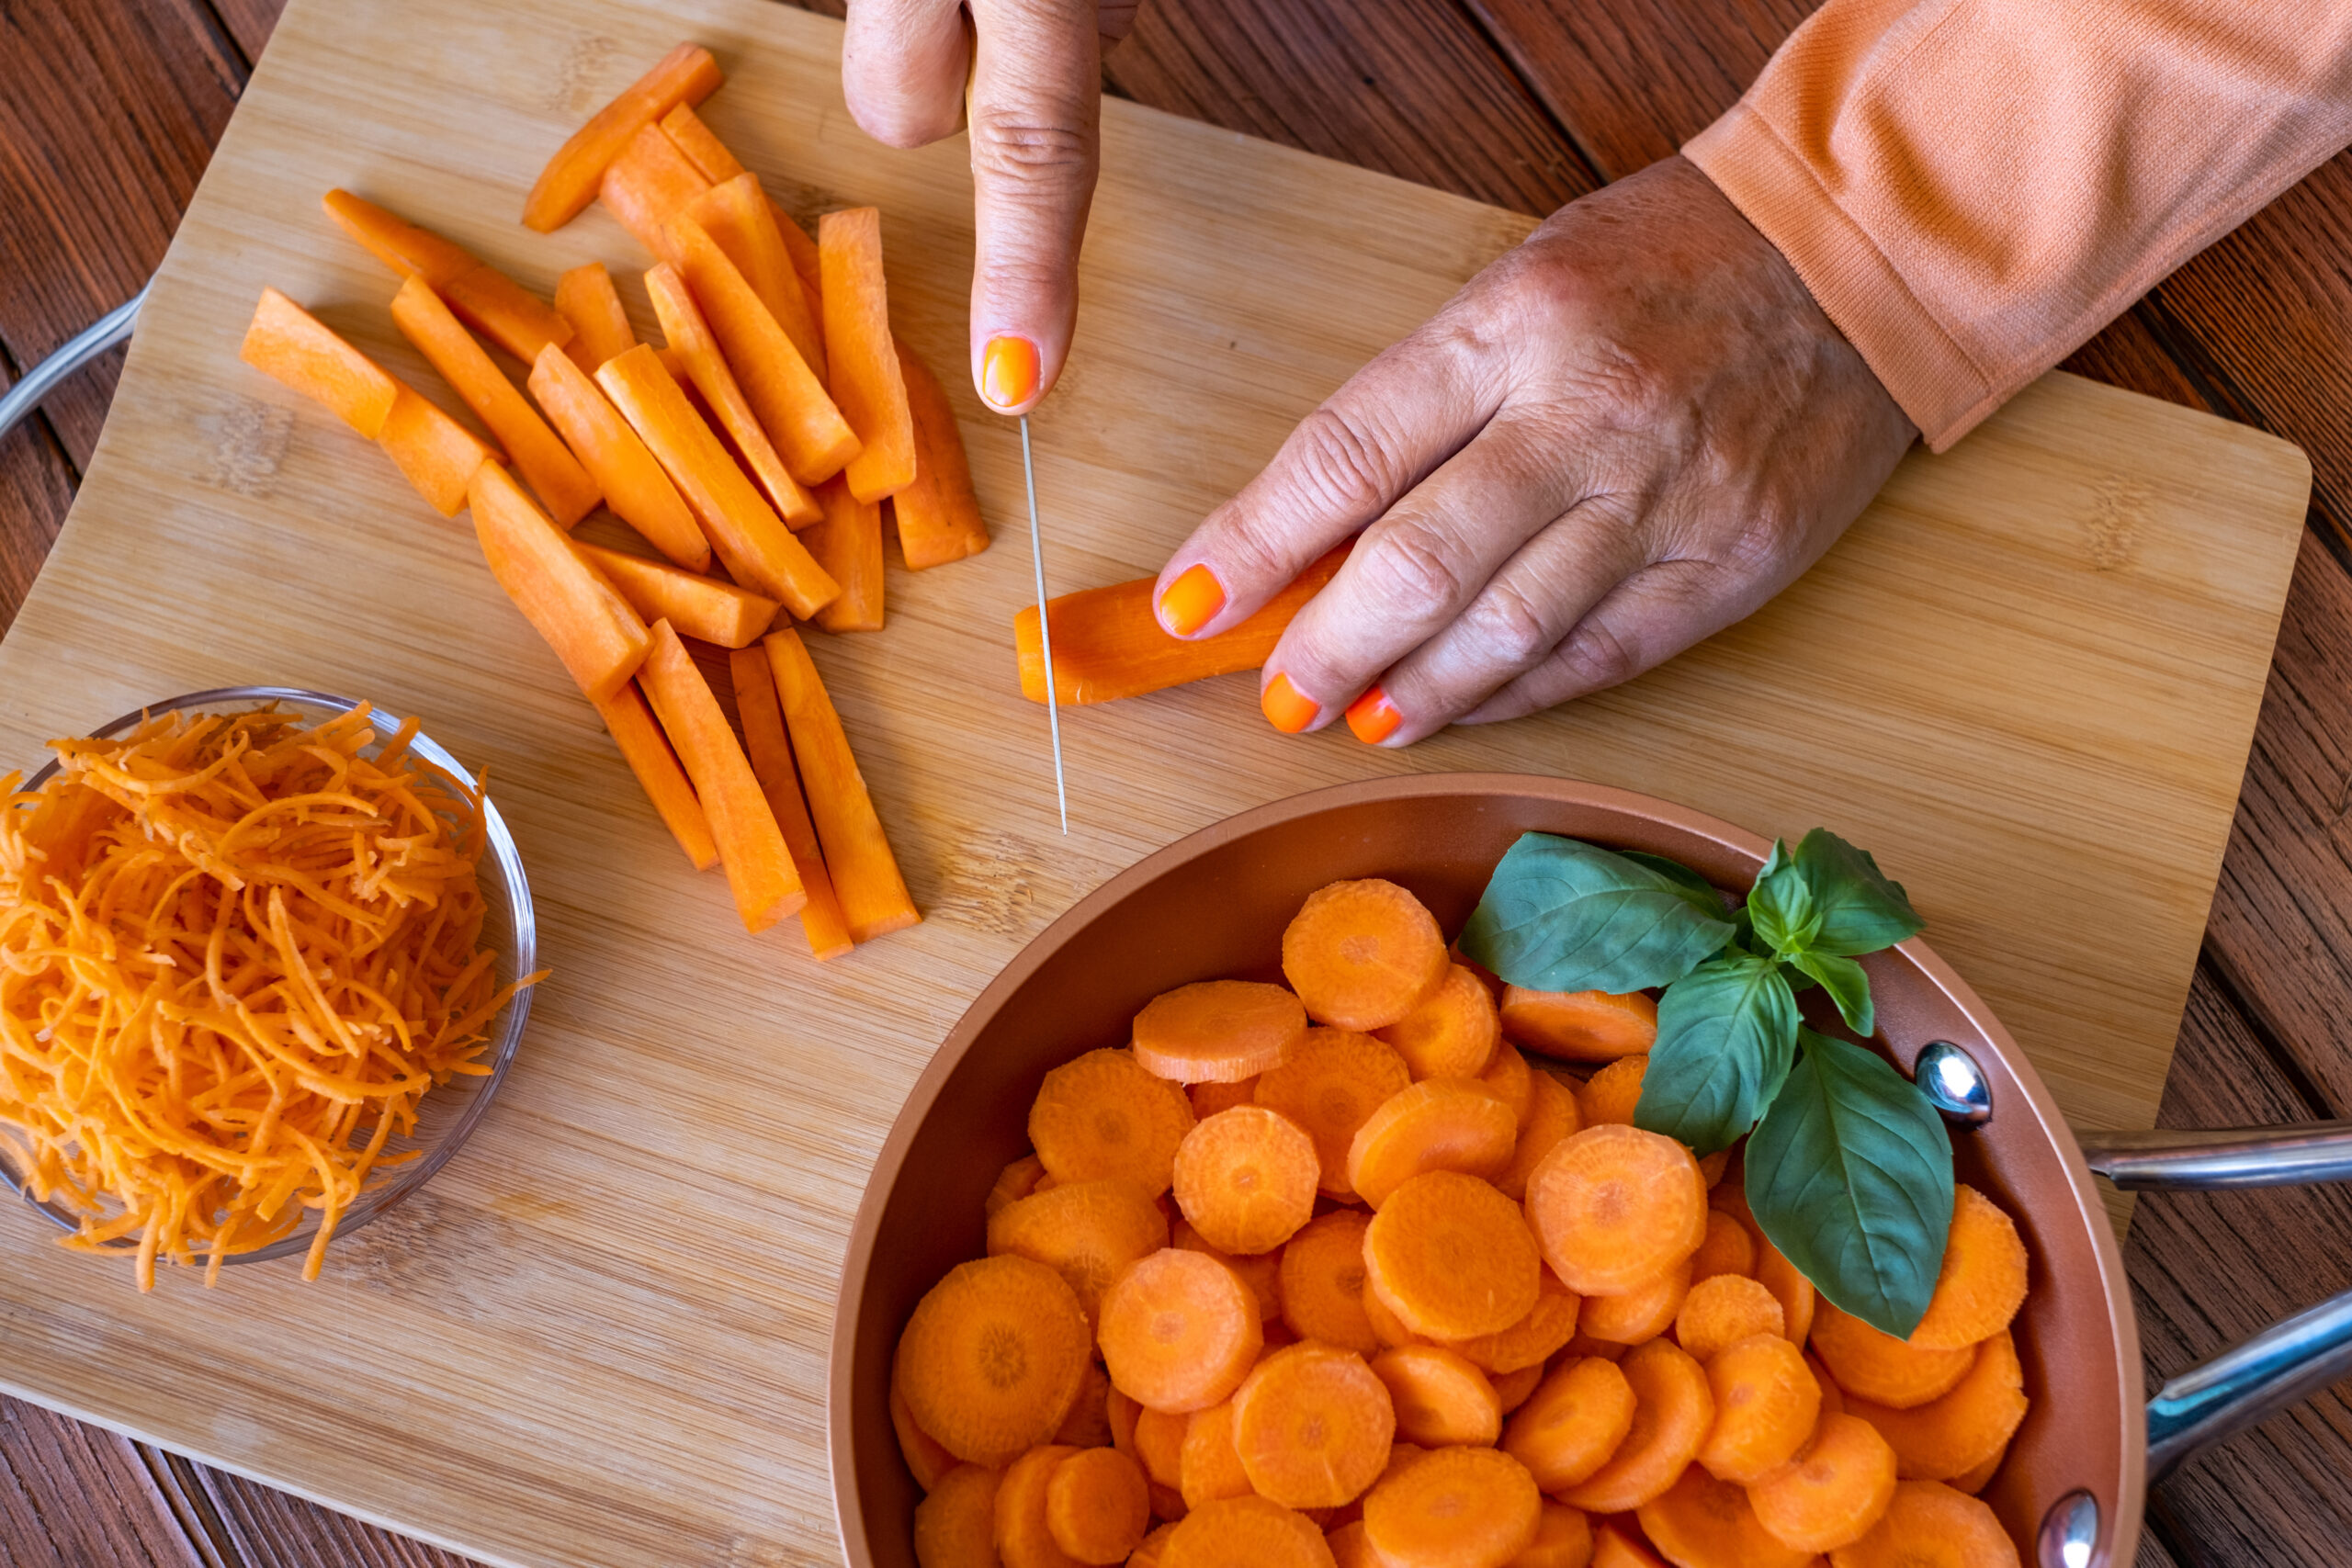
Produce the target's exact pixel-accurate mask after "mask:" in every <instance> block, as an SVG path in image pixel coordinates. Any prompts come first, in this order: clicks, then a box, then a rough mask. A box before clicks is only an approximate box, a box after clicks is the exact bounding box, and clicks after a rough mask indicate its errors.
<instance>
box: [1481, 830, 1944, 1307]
mask: <svg viewBox="0 0 2352 1568" xmlns="http://www.w3.org/2000/svg"><path fill="white" fill-rule="evenodd" d="M1920 924H1921V922H1920V919H1919V917H1918V914H1917V911H1915V910H1914V909H1913V908H1911V901H1910V899H1909V897H1907V896H1906V895H1905V893H1904V891H1903V886H1902V885H1901V884H1900V883H1897V882H1895V881H1894V880H1892V879H1891V878H1889V877H1888V876H1887V875H1886V874H1884V873H1883V872H1881V871H1880V870H1879V868H1878V863H1877V862H1876V861H1874V860H1872V859H1871V857H1870V855H1869V854H1867V853H1865V852H1863V851H1861V850H1859V849H1856V848H1855V847H1854V846H1853V845H1851V844H1849V843H1848V842H1846V841H1845V840H1843V839H1840V838H1838V836H1837V835H1836V834H1834V833H1832V832H1830V831H1829V830H1828V829H1823V828H1816V829H1814V830H1813V831H1812V832H1810V833H1807V834H1806V835H1805V836H1804V839H1803V840H1800V841H1799V843H1798V844H1797V847H1796V850H1795V852H1793V853H1792V852H1790V850H1789V848H1788V846H1787V845H1786V844H1785V843H1781V842H1775V843H1774V844H1773V846H1772V852H1771V855H1770V858H1769V859H1767V860H1766V861H1765V863H1764V866H1763V869H1762V870H1761V871H1759V872H1758V874H1757V876H1756V882H1755V885H1754V886H1753V887H1752V888H1750V889H1749V892H1748V895H1747V901H1746V903H1745V905H1744V906H1742V907H1741V908H1737V909H1736V910H1734V909H1728V908H1726V907H1725V904H1724V898H1723V896H1722V895H1721V894H1720V893H1718V892H1717V891H1716V890H1715V888H1714V887H1713V886H1711V885H1710V884H1709V883H1708V882H1707V881H1706V880H1705V879H1704V878H1703V877H1701V876H1700V875H1699V874H1697V873H1695V872H1693V871H1691V870H1690V869H1689V868H1688V867H1686V866H1683V865H1681V864H1679V863H1676V862H1674V861H1671V860H1668V859H1665V858H1664V857H1662V856H1657V855H1649V854H1642V853H1638V852H1626V853H1619V852H1614V851H1610V850H1604V849H1601V848H1600V847H1599V846H1597V845H1594V844H1588V843H1584V842H1582V841H1580V840H1575V839H1564V838H1557V837H1555V836H1552V835H1550V834H1544V833H1528V834H1523V835H1521V838H1520V840H1519V841H1518V842H1517V843H1515V844H1513V845H1512V846H1511V847H1510V852H1508V853H1507V854H1505V855H1504V856H1503V859H1502V863H1500V864H1499V865H1498V866H1497V867H1496V868H1495V874H1494V877H1493V879H1492V880H1491V881H1489V882H1488V884H1487V891H1486V895H1485V897H1482V898H1481V899H1480V900H1479V903H1478V908H1477V910H1476V912H1475V913H1474V914H1472V916H1471V917H1470V921H1469V924H1468V925H1467V926H1465V927H1464V930H1463V933H1462V949H1463V952H1464V953H1466V954H1467V955H1468V956H1469V957H1470V958H1471V959H1472V960H1473V961H1474V962H1476V963H1478V964H1484V965H1485V966H1486V967H1487V968H1488V969H1490V970H1492V971H1494V972H1495V973H1496V974H1498V975H1499V976H1502V977H1503V978H1504V979H1505V980H1507V981H1509V982H1510V984H1512V985H1515V986H1525V987H1531V988H1532V989H1537V990H1548V991H1584V990H1598V991H1615V992H1620V993H1623V992H1626V991H1634V990H1645V989H1650V988H1654V987H1663V988H1664V995H1663V996H1662V997H1661V998H1660V999H1659V1002H1658V1011H1657V1043H1655V1044H1654V1045H1653V1046H1652V1047H1651V1050H1650V1059H1649V1065H1648V1066H1647V1067H1646V1069H1645V1071H1644V1073H1643V1077H1642V1098H1641V1101H1640V1103H1639V1105H1638V1106H1637V1107H1636V1108H1635V1110H1634V1123H1635V1125H1637V1126H1640V1127H1644V1128H1646V1129H1647V1130H1649V1131H1651V1132H1654V1133H1663V1134H1667V1135H1668V1136H1669V1137H1674V1138H1678V1139H1679V1140H1681V1141H1682V1142H1683V1143H1686V1144H1689V1145H1691V1147H1693V1148H1695V1149H1697V1150H1698V1151H1699V1152H1700V1153H1701V1154H1702V1155H1703V1154H1712V1153H1713V1152H1714V1151H1716V1150H1718V1149H1724V1148H1728V1147H1730V1146H1731V1145H1733V1144H1735V1143H1736V1142H1738V1141H1739V1140H1740V1139H1741V1138H1742V1137H1745V1136H1747V1134H1749V1133H1750V1132H1753V1133H1754V1134H1755V1136H1754V1137H1753V1138H1752V1139H1750V1141H1749V1144H1748V1152H1747V1202H1748V1207H1749V1209H1750V1210H1751V1211H1752V1212H1753V1213H1754V1214H1755V1215H1756V1220H1757V1224H1758V1225H1759V1226H1761V1227H1762V1229H1763V1232H1764V1234H1765V1235H1766V1236H1767V1237H1769V1238H1770V1240H1771V1242H1772V1244H1773V1246H1775V1247H1779V1248H1780V1249H1781V1252H1782V1253H1784V1254H1785V1255H1786V1256H1787V1257H1788V1258H1789V1260H1790V1261H1791V1262H1792V1263H1794V1264H1795V1265H1796V1266H1797V1267H1798V1268H1799V1269H1802V1270H1804V1273H1805V1275H1806V1276H1807V1277H1808V1278H1809V1279H1811V1280H1813V1282H1814V1284H1815V1286H1816V1287H1817V1288H1819V1290H1820V1291H1821V1292H1822V1293H1823V1294H1824V1295H1826V1296H1827V1297H1828V1298H1829V1299H1830V1300H1831V1301H1832V1302H1835V1303H1837V1304H1838V1306H1839V1307H1841V1308H1843V1309H1844V1310H1845V1311H1847V1312H1849V1313H1851V1314H1854V1315H1855V1316H1857V1317H1859V1318H1861V1319H1862V1320H1863V1321H1864V1322H1866V1323H1869V1324H1871V1325H1873V1326H1874V1327H1877V1328H1880V1329H1883V1330H1884V1331H1885V1332H1887V1333H1889V1334H1894V1335H1896V1336H1897V1337H1908V1335H1909V1334H1910V1332H1911V1331H1912V1329H1914V1328H1916V1327H1917V1326H1918V1322H1919V1318H1920V1316H1921V1314H1924V1313H1925V1312H1926V1310H1927V1304H1928V1294H1929V1293H1930V1292H1932V1291H1933V1290H1934V1287H1935V1280H1936V1273H1937V1270H1938V1269H1939V1267H1940V1266H1941V1263H1942V1259H1943V1249H1944V1240H1945V1231H1946V1229H1947V1228H1948V1227H1949V1226H1950V1224H1951V1194H1952V1179H1951V1144H1950V1142H1949V1140H1948V1139H1947V1138H1946V1136H1945V1134H1944V1131H1943V1124H1942V1122H1941V1121H1940V1120H1939V1118H1938V1116H1937V1113H1936V1111H1935V1108H1934V1107H1933V1106H1932V1105H1930V1104H1929V1103H1928V1100H1927V1098H1926V1097H1925V1096H1924V1095H1922V1094H1921V1093H1920V1092H1919V1090H1918V1089H1917V1088H1916V1087H1915V1086H1914V1085H1912V1084H1910V1083H1909V1082H1907V1081H1905V1079H1904V1077H1903V1076H1902V1075H1901V1074H1899V1073H1897V1072H1896V1071H1895V1070H1894V1068H1893V1067H1891V1066H1887V1065H1886V1063H1885V1062H1884V1061H1883V1060H1882V1059H1880V1058H1879V1057H1877V1056H1875V1055H1871V1053H1870V1052H1868V1051H1866V1050H1864V1049H1862V1048H1861V1047H1860V1046H1858V1045H1854V1044H1851V1043H1848V1042H1844V1041H1838V1040H1832V1039H1829V1038H1827V1037H1826V1036H1823V1035H1819V1034H1815V1033H1814V1032H1812V1031H1810V1030H1808V1029H1805V1028H1804V1026H1803V1025H1802V1024H1801V1022H1800V1021H1799V1019H1798V1011H1797V1001H1796V998H1797V994H1798V993H1799V992H1801V991H1805V990H1809V989H1811V988H1812V987H1815V986H1816V985H1817V986H1819V987H1821V988H1822V990H1823V992H1824V993H1825V994H1826V996H1827V997H1828V998H1829V999H1830V1000H1831V1001H1832V1002H1833V1003H1834V1004H1835V1005H1836V1006H1837V1009H1838V1016H1839V1017H1840V1018H1841V1019H1843V1020H1844V1021H1845V1023H1846V1026H1847V1027H1848V1028H1849V1029H1851V1030H1853V1031H1854V1032H1856V1033H1857V1034H1860V1035H1862V1036H1865V1037H1867V1036H1868V1035H1869V1034H1870V1033H1871V1030H1872V1029H1873V1028H1874V1027H1875V1026H1876V1022H1877V1020H1876V1013H1875V1010H1874V1009H1873V1008H1872V1006H1871V987H1870V976H1868V975H1867V974H1866V973H1865V972H1864V971H1863V968H1862V966H1861V965H1860V964H1858V963H1856V962H1855V960H1856V959H1857V958H1859V957H1860V956H1862V955H1863V954H1866V953H1876V952H1878V951H1879V950H1880V949H1882V948H1885V947H1891V946H1893V945H1894V943H1896V942H1901V941H1903V940H1904V939H1905V938H1906V937H1909V936H1911V935H1913V934H1914V933H1916V932H1917V931H1918V930H1919V928H1920Z"/></svg>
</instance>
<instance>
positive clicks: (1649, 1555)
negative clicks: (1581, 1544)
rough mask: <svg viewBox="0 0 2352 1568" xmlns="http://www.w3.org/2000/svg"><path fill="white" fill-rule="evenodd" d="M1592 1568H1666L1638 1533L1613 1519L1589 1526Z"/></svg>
mask: <svg viewBox="0 0 2352 1568" xmlns="http://www.w3.org/2000/svg"><path fill="white" fill-rule="evenodd" d="M1592 1568H1667V1565H1666V1563H1665V1562H1663V1561H1661V1560H1660V1559H1659V1557H1658V1554H1657V1552H1655V1551H1651V1550H1650V1549H1649V1545H1648V1543H1647V1542H1646V1541H1645V1540H1642V1538H1641V1536H1640V1534H1639V1533H1638V1532H1636V1531H1635V1530H1634V1529H1631V1528H1629V1527H1627V1526H1626V1525H1623V1524H1621V1523H1620V1522H1618V1521H1617V1520H1615V1519H1603V1520H1602V1521H1601V1522H1600V1523H1599V1524H1597V1525H1595V1526H1593V1527H1592Z"/></svg>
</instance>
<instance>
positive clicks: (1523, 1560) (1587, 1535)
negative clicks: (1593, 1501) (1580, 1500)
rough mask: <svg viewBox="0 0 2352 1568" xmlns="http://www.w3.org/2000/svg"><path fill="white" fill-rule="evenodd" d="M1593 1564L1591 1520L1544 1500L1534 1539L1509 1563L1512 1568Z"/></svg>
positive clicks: (1575, 1510)
mask: <svg viewBox="0 0 2352 1568" xmlns="http://www.w3.org/2000/svg"><path fill="white" fill-rule="evenodd" d="M1591 1561H1592V1521H1591V1520H1589V1519H1588V1518H1586V1517H1584V1511H1583V1510H1582V1509H1580V1508H1571V1507H1569V1506H1567V1505H1566V1503H1555V1502H1553V1501H1552V1500H1551V1499H1550V1498H1548V1497H1547V1498H1545V1499H1544V1512H1543V1514H1542V1516H1541V1517H1539V1518H1538V1519H1537V1520H1536V1524H1535V1540H1534V1541H1533V1542H1532V1544H1530V1545H1529V1547H1528V1548H1527V1550H1526V1551H1522V1552H1521V1553H1520V1554H1519V1555H1518V1556H1517V1557H1514V1558H1512V1559H1511V1560H1510V1568H1586V1565H1587V1564H1588V1563H1589V1562H1591Z"/></svg>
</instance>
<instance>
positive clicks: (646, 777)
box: [596, 681, 718, 871]
mask: <svg viewBox="0 0 2352 1568" xmlns="http://www.w3.org/2000/svg"><path fill="white" fill-rule="evenodd" d="M596 712H597V714H598V715H599V716H602V717H603V719H604V721H605V728H606V729H608V730H610V731H611V732H612V737H613V743H614V744H615V745H616V746H618V747H619V748H620V749H621V761H625V762H627V763H628V771H629V772H630V773H635V774H636V775H637V782H638V783H639V784H642V785H644V786H645V798H646V799H648V800H650V801H651V802H652V803H653V809H654V811H655V813H656V814H657V815H659V816H660V817H661V818H662V826H664V827H666V828H668V829H670V834H671V836H672V837H673V838H674V839H676V840H678V847H679V848H680V849H682V850H684V851H685V852H686V858H687V859H688V860H690V861H692V862H693V863H694V867H695V870H696V871H708V870H709V869H710V868H711V867H712V866H715V865H717V864H718V844H717V843H716V842H714V841H713V840H712V839H711V836H710V819H709V818H707V817H705V816H704V815H703V809H702V802H701V801H699V800H697V799H695V786H694V784H693V782H692V781H691V780H689V779H688V778H687V777H686V770H685V769H684V767H683V766H681V765H680V764H679V761H678V754H677V753H676V752H675V751H673V750H670V742H669V740H668V739H667V738H666V737H664V736H663V735H662V726H661V725H660V724H659V723H657V722H656V721H655V719H654V717H653V710H652V709H651V708H650V707H648V706H647V705H646V702H645V694H644V692H643V691H641V690H639V687H638V684H637V682H635V681H631V682H628V684H626V685H624V686H623V687H621V689H620V690H619V691H617V692H615V693H614V694H612V695H611V696H609V697H607V698H605V700H604V701H603V702H600V703H598V704H597V705H596Z"/></svg>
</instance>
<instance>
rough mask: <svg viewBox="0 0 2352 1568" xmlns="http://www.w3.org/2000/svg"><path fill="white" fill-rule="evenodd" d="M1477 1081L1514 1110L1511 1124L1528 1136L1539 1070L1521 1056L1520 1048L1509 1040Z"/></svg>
mask: <svg viewBox="0 0 2352 1568" xmlns="http://www.w3.org/2000/svg"><path fill="white" fill-rule="evenodd" d="M1477 1081H1478V1082H1480V1083H1482V1084H1484V1085H1486V1086H1487V1088H1488V1089H1491V1090H1493V1091H1494V1092H1495V1093H1496V1094H1497V1095H1498V1096H1500V1097H1501V1099H1502V1102H1503V1103H1504V1104H1505V1105H1508V1106H1510V1114H1511V1120H1512V1121H1513V1122H1516V1123H1517V1124H1518V1126H1519V1129H1520V1130H1521V1132H1525V1131H1526V1130H1527V1121H1528V1117H1529V1116H1530V1114H1531V1113H1532V1110H1533V1107H1534V1104H1535V1070H1534V1069H1533V1068H1532V1067H1530V1066H1528V1065H1527V1058H1526V1057H1524V1056H1522V1055H1520V1054H1519V1047H1518V1046H1516V1045H1513V1044H1512V1043H1510V1041H1508V1040H1506V1041H1504V1042H1503V1043H1501V1044H1499V1045H1498V1046H1496V1047H1495V1057H1494V1060H1493V1061H1491V1062H1488V1063H1487V1070H1486V1071H1485V1072H1483V1073H1480V1074H1479V1075H1478V1078H1477Z"/></svg>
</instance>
